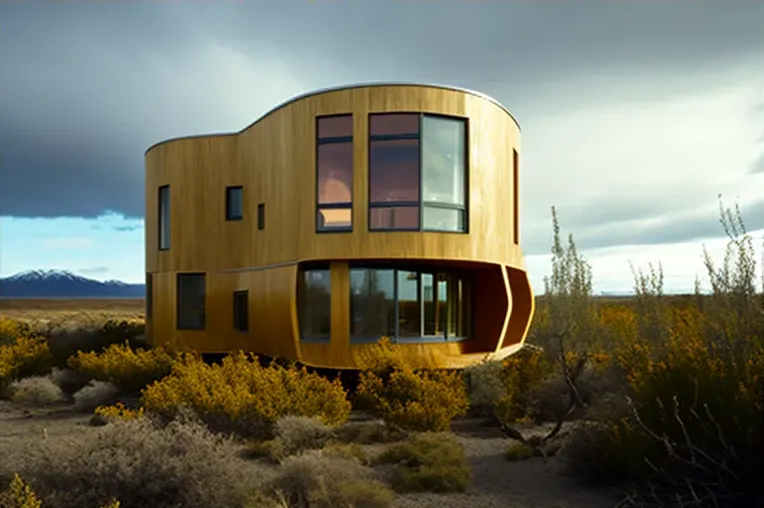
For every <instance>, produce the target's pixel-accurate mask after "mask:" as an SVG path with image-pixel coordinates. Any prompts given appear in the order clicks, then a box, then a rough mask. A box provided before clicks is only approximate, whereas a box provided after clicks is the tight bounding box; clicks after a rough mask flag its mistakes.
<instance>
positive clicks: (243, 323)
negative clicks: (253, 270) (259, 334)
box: [233, 291, 249, 332]
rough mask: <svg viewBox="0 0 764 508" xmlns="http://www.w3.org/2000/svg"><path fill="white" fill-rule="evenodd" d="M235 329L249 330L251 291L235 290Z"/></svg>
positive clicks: (239, 330)
mask: <svg viewBox="0 0 764 508" xmlns="http://www.w3.org/2000/svg"><path fill="white" fill-rule="evenodd" d="M233 329H234V330H236V331H238V332H246V331H249V291H234V292H233Z"/></svg>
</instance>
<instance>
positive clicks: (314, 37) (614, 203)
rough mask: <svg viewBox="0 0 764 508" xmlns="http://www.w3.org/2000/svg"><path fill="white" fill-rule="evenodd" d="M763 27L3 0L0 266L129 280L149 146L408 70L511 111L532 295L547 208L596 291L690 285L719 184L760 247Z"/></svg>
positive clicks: (464, 9)
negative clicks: (646, 273)
mask: <svg viewBox="0 0 764 508" xmlns="http://www.w3.org/2000/svg"><path fill="white" fill-rule="evenodd" d="M762 26H764V2H762V1H754V0H737V1H734V2H731V1H726V0H718V1H714V2H711V1H707V0H672V1H670V2H658V1H656V0H641V1H637V0H631V1H627V0H623V1H619V2H614V1H612V0H609V1H608V0H602V1H588V0H577V1H569V0H565V1H563V0H559V1H552V0H548V1H544V2H540V1H530V0H504V1H498V0H497V1H484V2H475V1H467V0H461V1H449V0H440V1H438V2H426V1H396V0H389V1H373V0H365V1H364V0H354V1H330V0H324V1H319V0H315V1H309V0H281V1H279V2H274V1H272V0H262V1H244V0H240V1H234V0H220V1H215V2H211V1H201V0H196V1H193V0H188V1H183V2H181V1H178V2H156V1H137V2H127V1H117V0H115V1H112V2H53V1H49V2H42V1H34V0H27V1H21V0H10V1H5V2H1V3H0V63H1V64H2V66H1V67H0V68H1V69H2V72H0V276H7V275H10V274H13V273H16V272H19V271H22V270H28V269H54V268H55V269H66V270H70V271H72V272H75V273H78V274H81V275H85V276H88V277H92V278H96V279H99V280H105V279H120V280H124V281H126V282H142V281H143V280H144V273H143V272H144V259H143V257H144V251H143V241H144V238H143V213H144V175H143V173H144V159H143V155H144V152H145V150H146V149H147V148H148V147H149V146H151V145H152V144H154V143H156V142H158V141H161V140H163V139H166V138H172V137H178V136H183V135H191V134H203V133H211V132H221V131H222V132H231V131H238V130H240V129H241V128H243V127H244V126H246V125H248V124H250V123H252V122H253V121H254V120H255V119H257V118H258V117H260V116H261V115H262V114H263V113H265V112H266V111H268V110H269V109H270V108H272V107H273V106H275V105H276V104H279V103H281V102H283V101H285V100H288V99H289V98H290V97H292V96H294V95H297V94H300V93H304V92H307V91H310V90H313V89H317V88H323V87H328V86H335V85H343V84H349V83H358V82H371V81H415V82H424V83H439V84H448V85H454V86H458V87H465V88H470V89H474V90H478V91H480V92H483V93H486V94H488V95H491V96H493V97H495V98H496V99H498V100H499V101H500V102H502V103H503V104H504V105H505V106H506V107H507V108H508V109H509V110H510V111H512V113H513V115H514V116H515V117H516V118H517V119H518V121H519V123H520V125H521V127H522V138H521V154H522V155H521V156H522V161H521V214H522V215H521V235H522V237H521V242H522V246H523V249H524V252H525V255H526V264H527V269H528V272H529V276H530V279H531V283H532V284H533V286H534V289H535V290H536V291H537V292H538V291H540V290H542V289H543V284H542V279H543V277H544V276H545V275H547V274H548V273H549V272H550V263H549V259H550V256H549V252H550V245H551V233H552V228H551V207H552V206H553V205H554V206H556V208H557V211H558V214H559V218H560V223H561V227H562V230H563V234H565V235H567V234H568V233H573V234H574V237H575V239H576V242H577V245H578V247H579V249H580V250H581V251H582V253H583V254H584V256H585V257H586V258H587V259H588V260H589V262H590V264H591V265H592V269H593V276H594V289H595V291H596V292H620V291H628V290H630V288H631V287H632V284H633V280H632V274H631V270H630V266H629V263H630V262H631V263H633V264H634V265H635V266H636V267H637V268H643V267H647V265H648V263H650V262H652V263H657V262H659V261H660V262H661V263H662V264H663V267H664V271H665V273H666V281H665V283H666V289H667V290H668V291H672V292H684V291H689V290H691V289H692V287H693V281H694V279H695V277H696V275H701V276H702V275H703V266H702V257H701V256H702V251H703V246H704V245H705V246H706V247H707V248H708V249H709V251H710V252H711V254H712V255H714V257H716V258H717V259H720V256H721V255H722V254H723V251H724V247H725V241H724V230H723V229H722V228H721V226H720V224H719V222H718V217H719V200H718V196H719V195H720V194H721V195H722V198H723V200H724V203H725V204H726V205H734V204H735V203H738V204H739V205H740V207H741V209H742V213H743V217H744V219H745V221H746V225H747V226H748V229H749V231H751V232H752V234H753V236H754V237H756V239H757V241H756V245H757V247H758V248H759V249H761V245H762V240H761V238H762V237H763V236H764V30H762V29H761V27H762ZM759 253H761V250H759Z"/></svg>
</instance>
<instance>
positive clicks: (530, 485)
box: [0, 403, 616, 508]
mask: <svg viewBox="0 0 764 508" xmlns="http://www.w3.org/2000/svg"><path fill="white" fill-rule="evenodd" d="M88 419H89V415H87V414H82V413H79V414H78V413H72V412H71V411H69V410H68V409H66V408H57V409H56V408H53V409H47V410H44V409H40V410H30V411H26V412H25V411H23V410H20V409H18V408H14V407H12V406H10V405H9V404H7V403H4V404H3V405H2V406H0V457H3V456H4V455H6V454H5V453H4V452H3V450H4V449H5V450H8V449H9V448H8V447H11V446H14V447H18V445H19V441H26V440H30V439H31V440H35V439H45V438H46V436H47V439H61V438H63V437H66V436H70V435H72V434H73V433H80V434H81V433H88V432H93V430H94V427H91V426H89V425H88V423H87V422H88ZM544 430H545V429H544V428H535V429H526V432H527V431H530V432H542V431H544ZM454 432H455V434H456V435H457V436H458V439H459V440H460V441H461V442H462V443H463V445H464V447H465V452H466V454H467V456H468V458H469V461H470V463H471V465H472V470H473V475H474V483H473V487H472V488H471V489H470V490H469V491H468V492H466V493H463V494H430V493H423V494H405V495H401V494H398V495H397V497H396V504H395V506H396V507H400V508H494V507H495V508H562V507H566V508H567V507H586V508H600V507H602V508H605V507H612V506H613V505H614V504H615V502H616V498H615V495H614V494H613V493H608V492H605V491H594V490H588V489H584V488H582V487H580V486H578V485H577V484H576V483H574V482H573V480H571V479H570V478H567V477H565V476H563V475H562V472H561V465H560V463H559V462H558V461H557V460H556V459H554V458H549V459H543V458H533V459H530V460H526V461H520V462H508V461H507V460H505V459H504V457H503V453H504V450H505V448H506V446H507V444H508V443H509V441H508V440H507V439H506V438H505V437H503V434H502V433H501V431H500V430H499V429H497V428H494V427H486V426H484V425H482V421H478V420H459V421H456V422H454ZM374 446H380V445H374Z"/></svg>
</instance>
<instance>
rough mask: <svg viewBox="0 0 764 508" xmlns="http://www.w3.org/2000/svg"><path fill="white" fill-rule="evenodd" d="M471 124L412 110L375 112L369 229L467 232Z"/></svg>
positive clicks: (371, 134)
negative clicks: (468, 148) (469, 132)
mask: <svg viewBox="0 0 764 508" xmlns="http://www.w3.org/2000/svg"><path fill="white" fill-rule="evenodd" d="M466 140H467V125H466V120H465V119H462V118H450V117H443V116H434V115H422V114H418V113H415V114H412V113H384V114H374V115H370V116H369V229H371V230H413V231H451V232H467V191H466V186H467V156H466V151H467V148H466V142H467V141H466Z"/></svg>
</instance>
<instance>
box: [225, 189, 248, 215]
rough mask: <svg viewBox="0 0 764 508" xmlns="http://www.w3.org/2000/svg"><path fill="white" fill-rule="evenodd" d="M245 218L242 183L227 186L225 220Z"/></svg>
mask: <svg viewBox="0 0 764 508" xmlns="http://www.w3.org/2000/svg"><path fill="white" fill-rule="evenodd" d="M242 218H244V201H243V191H242V187H241V185H236V186H231V187H226V188H225V220H241V219H242Z"/></svg>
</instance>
